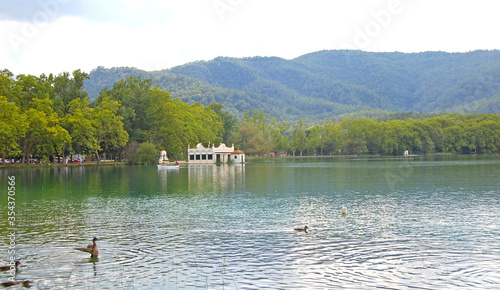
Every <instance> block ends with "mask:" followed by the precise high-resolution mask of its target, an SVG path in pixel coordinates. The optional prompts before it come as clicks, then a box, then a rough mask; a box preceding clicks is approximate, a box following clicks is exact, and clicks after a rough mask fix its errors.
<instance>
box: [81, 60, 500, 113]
mask: <svg viewBox="0 0 500 290" xmlns="http://www.w3.org/2000/svg"><path fill="white" fill-rule="evenodd" d="M130 75H134V76H136V77H138V76H141V77H142V78H151V79H153V85H158V86H159V87H160V88H162V89H164V90H166V91H168V92H169V93H170V94H171V95H172V96H173V97H177V98H179V99H181V100H183V101H185V102H188V103H194V102H200V103H202V104H204V105H207V104H208V103H210V102H212V101H217V102H219V103H222V104H223V105H224V106H225V107H226V109H227V110H228V111H229V112H231V113H232V114H233V115H235V116H241V114H242V112H243V111H244V110H248V109H257V110H262V111H263V112H264V113H266V114H271V115H272V116H275V117H277V118H278V119H282V120H284V119H290V120H296V119H299V118H309V119H311V120H322V119H327V118H331V117H334V116H338V115H341V114H347V113H355V112H361V111H372V110H373V111H377V110H378V111H380V110H383V111H388V112H399V111H415V112H465V111H466V112H469V113H482V112H485V113H500V110H499V108H500V51H498V50H492V51H487V50H478V51H472V52H467V53H447V52H422V53H401V52H364V51H350V50H324V51H318V52H312V53H309V54H305V55H302V56H299V57H297V58H294V59H291V60H286V59H283V58H279V57H248V58H231V57H217V58H215V59H213V60H209V61H196V62H191V63H187V64H184V65H180V66H176V67H173V68H170V69H165V70H160V71H143V70H139V69H135V68H129V67H121V68H111V69H106V68H104V67H98V68H96V69H94V70H92V71H91V72H90V74H89V77H90V79H89V80H87V81H86V82H85V85H86V87H87V91H88V92H89V95H90V96H91V98H95V97H96V96H97V94H98V93H99V91H100V90H101V89H103V88H104V87H108V88H111V87H112V85H113V84H114V83H115V82H116V81H118V80H120V79H123V78H125V77H128V76H130Z"/></svg>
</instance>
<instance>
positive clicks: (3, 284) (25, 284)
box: [0, 280, 33, 287]
mask: <svg viewBox="0 0 500 290" xmlns="http://www.w3.org/2000/svg"><path fill="white" fill-rule="evenodd" d="M31 283H33V282H32V281H30V280H24V281H22V282H17V281H8V282H3V283H0V285H2V286H3V287H10V286H15V285H19V284H22V285H23V287H30V284H31Z"/></svg>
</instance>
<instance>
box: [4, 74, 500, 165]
mask: <svg viewBox="0 0 500 290" xmlns="http://www.w3.org/2000/svg"><path fill="white" fill-rule="evenodd" d="M87 78H88V75H87V74H86V73H84V72H81V71H80V70H76V71H74V72H73V73H72V74H69V73H63V74H60V75H57V76H54V75H48V76H47V75H41V76H39V77H36V76H32V75H17V76H14V75H13V74H12V73H11V72H10V71H8V70H3V71H1V72H0V146H1V147H0V148H1V149H0V155H1V156H0V157H2V160H6V158H7V159H11V158H16V159H21V162H22V163H24V161H25V160H26V161H27V160H29V159H30V158H37V159H38V160H40V161H43V162H45V163H48V162H51V163H53V162H54V158H56V157H62V160H65V159H66V158H67V156H71V155H75V154H84V155H87V157H88V159H90V157H91V156H93V157H94V160H95V161H96V162H97V164H99V163H100V161H101V155H102V154H103V153H106V156H107V157H108V158H110V159H113V160H127V161H128V162H129V163H142V164H146V163H147V164H150V163H152V162H153V161H152V156H153V154H155V153H156V155H159V151H160V150H161V149H162V148H165V150H167V152H168V154H169V157H170V158H173V159H179V160H182V159H185V158H186V153H187V146H188V145H190V146H192V147H194V146H196V144H197V143H202V144H204V145H205V146H208V145H209V144H210V145H211V144H215V145H216V146H217V145H218V144H220V143H222V142H223V143H225V144H227V145H229V146H230V145H231V144H235V146H236V147H237V148H239V149H241V150H243V151H245V152H246V153H247V154H248V155H267V154H269V153H270V152H273V153H274V154H276V155H278V156H281V155H286V156H315V155H316V156H318V155H361V154H368V155H381V156H399V155H402V154H403V153H404V152H405V151H406V150H408V151H409V152H411V153H413V154H433V153H456V154H487V153H498V151H499V150H500V115H498V114H436V115H419V114H416V115H415V114H412V113H400V114H392V115H384V116H379V117H378V119H368V118H349V119H341V120H335V121H334V120H332V119H331V118H327V119H325V120H323V121H316V122H314V123H310V121H308V119H306V118H301V119H299V120H297V121H294V122H291V121H287V120H285V121H280V120H278V118H276V117H274V116H271V115H266V114H265V113H263V111H261V110H246V111H245V112H244V113H243V116H242V117H241V118H236V117H235V116H234V115H232V114H230V113H229V112H228V111H227V110H226V109H225V107H224V106H223V105H222V104H220V103H216V102H212V103H210V104H208V105H202V104H201V103H192V104H188V103H185V102H183V101H181V100H180V99H178V98H172V97H171V96H170V94H169V93H168V92H166V91H164V90H162V89H160V88H159V87H158V86H153V80H152V79H142V78H141V77H134V76H129V77H126V78H125V79H122V80H120V81H118V82H116V83H115V84H114V85H113V87H112V88H105V89H103V90H101V92H100V93H99V96H98V97H97V98H96V99H95V100H93V101H90V99H89V97H88V93H87V92H86V91H85V86H84V81H85V80H86V79H87ZM332 117H333V116H332Z"/></svg>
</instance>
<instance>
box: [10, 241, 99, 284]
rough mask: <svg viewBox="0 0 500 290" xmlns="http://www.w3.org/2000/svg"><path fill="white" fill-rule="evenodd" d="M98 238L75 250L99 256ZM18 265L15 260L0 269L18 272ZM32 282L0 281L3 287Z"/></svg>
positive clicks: (19, 264) (18, 262)
mask: <svg viewBox="0 0 500 290" xmlns="http://www.w3.org/2000/svg"><path fill="white" fill-rule="evenodd" d="M97 240H98V239H97V238H96V237H94V238H93V239H92V244H89V245H88V246H87V247H86V248H75V250H78V251H82V252H85V253H89V254H90V257H91V258H97V257H98V256H99V248H98V247H97V244H96V241H97ZM19 266H21V262H20V261H16V262H15V264H14V266H10V265H8V266H0V271H1V272H6V271H14V270H15V271H16V273H17V272H19ZM31 283H33V282H32V281H30V280H24V281H7V282H3V283H0V285H2V286H3V287H10V286H15V285H23V286H24V287H28V288H29V287H30V284H31Z"/></svg>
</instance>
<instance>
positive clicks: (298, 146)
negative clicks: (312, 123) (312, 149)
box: [292, 119, 309, 156]
mask: <svg viewBox="0 0 500 290" xmlns="http://www.w3.org/2000/svg"><path fill="white" fill-rule="evenodd" d="M306 126H307V124H306V121H305V120H304V119H300V120H299V122H297V124H295V126H294V127H293V131H292V151H293V155H294V156H295V151H296V150H298V151H299V152H300V156H302V152H303V151H304V150H306V149H307V147H308V142H309V140H308V139H307V136H306V129H307V128H306Z"/></svg>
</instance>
